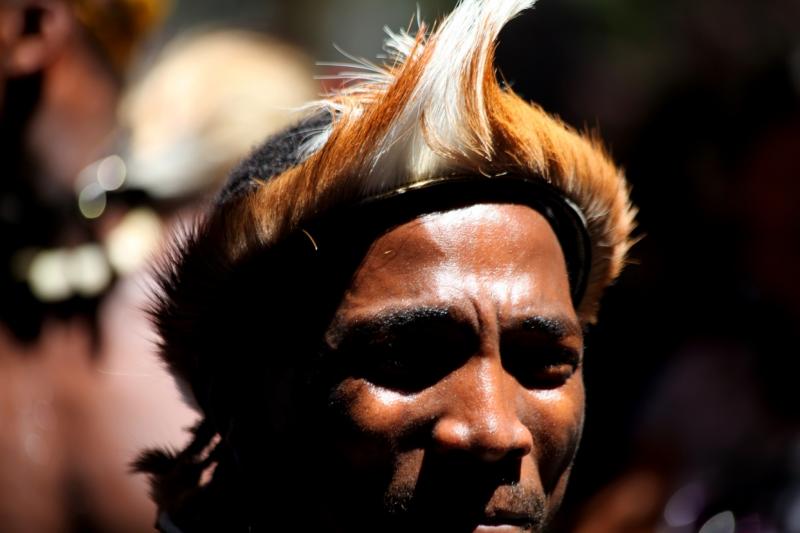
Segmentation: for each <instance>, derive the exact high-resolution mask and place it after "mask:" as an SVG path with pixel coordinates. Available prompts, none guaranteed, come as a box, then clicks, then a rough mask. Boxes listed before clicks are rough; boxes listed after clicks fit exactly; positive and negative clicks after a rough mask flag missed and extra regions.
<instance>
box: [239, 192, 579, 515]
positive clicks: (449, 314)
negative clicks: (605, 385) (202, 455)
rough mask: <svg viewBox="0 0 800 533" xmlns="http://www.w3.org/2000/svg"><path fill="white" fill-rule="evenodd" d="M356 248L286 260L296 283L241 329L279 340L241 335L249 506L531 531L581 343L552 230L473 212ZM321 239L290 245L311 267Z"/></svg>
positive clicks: (544, 507) (569, 436)
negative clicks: (273, 334)
mask: <svg viewBox="0 0 800 533" xmlns="http://www.w3.org/2000/svg"><path fill="white" fill-rule="evenodd" d="M347 237H348V238H347V239H345V240H347V242H348V243H352V242H354V239H353V237H354V235H353V234H349V235H347ZM328 242H330V241H328ZM355 242H362V243H363V247H359V246H355V247H350V248H347V249H345V248H344V247H342V248H339V249H336V248H335V247H334V248H333V250H334V253H332V254H331V255H329V256H328V257H327V258H326V259H325V260H324V261H322V262H320V261H319V259H320V258H319V256H317V259H316V263H314V262H313V261H312V262H310V263H308V264H312V263H314V264H315V266H313V267H309V270H308V271H305V270H303V267H298V262H296V261H293V262H292V266H291V272H289V271H287V272H284V273H283V275H286V276H287V279H289V278H291V279H294V280H298V279H299V280H301V283H300V284H294V285H287V287H291V288H287V289H286V290H287V293H286V294H281V295H275V294H273V296H277V298H275V300H273V301H282V302H287V303H286V305H285V306H282V307H281V308H280V309H278V310H277V311H276V310H274V309H273V310H272V311H270V312H269V313H259V312H257V311H256V312H254V313H253V314H252V315H250V316H249V317H248V319H247V320H246V328H244V329H245V330H246V331H249V332H250V333H251V334H252V333H256V332H259V331H279V332H282V333H284V334H285V335H284V336H285V339H282V340H278V339H276V338H264V339H263V341H262V342H261V343H260V346H259V347H257V348H256V349H255V350H254V349H253V345H252V343H253V342H254V341H253V336H252V335H247V336H246V337H245V338H247V339H248V341H247V343H248V344H251V346H250V347H249V348H246V347H245V349H248V350H249V355H248V358H249V362H248V363H247V364H248V365H251V366H255V367H257V368H258V367H259V366H260V367H261V371H258V370H256V371H253V372H249V378H248V379H249V380H250V385H249V386H248V387H252V388H250V391H251V392H250V393H249V394H246V395H241V396H240V400H239V401H238V402H237V403H236V405H234V406H232V408H233V411H234V412H236V415H235V416H234V417H233V418H234V420H235V422H234V425H233V427H234V428H235V429H234V431H233V433H234V435H233V436H232V439H231V440H232V443H233V448H234V449H235V450H236V455H237V460H238V461H239V464H241V465H246V469H245V470H246V471H247V472H248V474H247V475H246V476H245V477H247V478H248V479H249V480H250V481H249V482H248V486H249V487H250V489H251V490H248V491H247V492H248V494H249V495H250V496H249V497H250V498H252V499H254V500H255V501H253V502H251V505H259V503H258V502H259V501H260V502H261V503H260V504H261V506H262V508H267V507H268V508H272V509H274V510H275V511H276V512H269V513H262V517H264V518H263V519H264V523H263V524H260V525H261V526H262V527H265V528H268V527H270V526H273V527H274V526H275V525H276V524H277V523H279V522H280V523H283V524H289V523H294V524H297V521H298V520H300V521H301V522H302V523H305V524H307V525H308V524H309V521H310V522H312V523H313V522H314V521H316V520H318V521H319V524H320V525H322V524H324V527H325V528H326V530H333V531H359V530H364V531H365V530H372V531H377V530H383V531H391V530H411V529H419V528H422V529H424V530H440V531H475V530H477V531H481V530H484V531H489V530H492V531H501V530H502V531H536V530H540V529H541V528H542V527H543V526H544V524H545V523H546V522H547V520H548V519H549V518H550V516H551V515H552V514H553V512H554V511H555V510H556V508H557V507H558V504H559V502H560V499H561V496H562V493H563V490H564V488H565V485H566V481H567V477H568V472H569V468H570V465H571V463H572V459H573V457H574V454H575V451H576V448H577V445H578V441H579V439H580V433H581V427H582V422H583V401H584V397H583V394H584V391H583V381H582V376H581V358H582V351H583V337H582V332H581V327H580V325H579V323H578V320H577V317H576V314H575V310H574V307H573V304H572V301H571V297H570V290H569V289H570V288H569V282H568V277H567V272H566V267H565V262H564V258H563V254H562V252H561V248H560V246H559V243H558V240H557V239H556V237H555V234H554V233H553V231H552V229H551V228H550V226H549V225H548V223H547V222H546V220H545V219H544V218H543V217H542V216H541V215H540V214H538V213H537V212H536V211H534V210H533V209H531V208H529V207H525V206H520V205H515V204H478V205H472V206H468V207H460V208H456V209H451V210H448V211H444V212H437V213H432V214H425V215H422V216H418V217H416V218H414V219H412V220H410V221H404V222H403V223H401V224H399V225H396V226H394V227H392V229H390V230H389V231H386V232H385V233H382V234H380V235H378V236H375V235H374V234H373V235H367V236H364V238H359V239H355ZM324 243H325V241H324V240H323V241H322V244H321V245H320V248H319V250H318V249H315V248H312V247H311V246H309V243H305V244H297V246H299V247H303V246H304V247H305V248H307V249H308V250H306V251H305V252H301V253H309V254H312V255H313V254H319V253H320V250H322V249H323V246H324ZM316 244H317V243H316V242H315V243H314V245H315V246H316ZM297 251H300V250H297ZM333 256H335V257H333ZM295 257H296V256H295ZM263 260H264V258H261V259H260V260H259V261H256V262H254V263H253V265H254V268H253V270H251V271H250V272H249V273H247V276H243V277H242V279H247V280H248V282H247V283H246V284H245V285H247V286H250V287H253V286H256V285H257V284H253V283H252V281H253V280H254V279H257V277H256V278H254V277H253V276H257V273H258V268H256V267H255V265H259V264H260V265H263V264H265V263H263V262H261V261H263ZM301 263H302V262H301ZM323 265H324V266H323ZM275 266H276V263H275V262H274V261H273V262H272V264H271V267H270V268H271V269H272V270H271V275H273V276H274V275H275ZM287 268H288V267H287ZM302 280H305V281H304V282H303V281H302ZM270 285H271V286H272V285H275V284H274V283H271V284H270ZM298 287H300V288H298ZM249 297H250V298H251V299H252V298H255V297H260V298H263V297H266V295H259V294H258V290H257V289H256V290H255V292H254V291H253V290H251V292H250V295H249ZM253 301H256V300H253ZM259 323H260V326H259ZM240 330H241V325H240ZM320 339H322V342H320ZM231 353H235V352H231ZM308 354H315V355H313V356H311V357H309V356H308ZM259 358H260V359H259ZM254 362H256V363H257V364H255V365H253V363H254ZM252 391H256V397H257V398H259V399H258V400H257V401H254V400H253V394H252ZM262 393H263V394H262ZM267 485H268V486H270V487H271V488H272V491H273V493H276V492H277V494H279V496H277V499H269V500H268V499H266V498H265V496H264V495H265V493H266V491H265V490H264V487H265V486H267ZM276 489H277V490H276ZM273 498H274V497H273ZM309 527H311V526H310V525H309ZM492 527H493V528H505V529H490V528H492ZM487 528H489V529H487Z"/></svg>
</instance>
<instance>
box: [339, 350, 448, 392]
mask: <svg viewBox="0 0 800 533" xmlns="http://www.w3.org/2000/svg"><path fill="white" fill-rule="evenodd" d="M435 361H436V358H435V357H431V356H430V355H429V353H428V352H427V351H422V350H409V349H406V348H399V347H393V346H381V347H373V348H372V349H364V350H360V353H358V354H357V356H356V357H355V360H354V363H355V364H354V367H353V373H354V374H355V375H357V376H360V377H363V378H364V379H366V380H368V381H370V382H371V383H374V384H375V385H378V386H381V387H385V388H389V389H396V390H399V391H405V392H416V391H419V390H422V389H424V388H425V387H428V386H430V385H432V384H434V383H436V382H437V381H438V380H439V379H441V378H442V377H443V375H442V369H440V368H438V365H436V364H435Z"/></svg>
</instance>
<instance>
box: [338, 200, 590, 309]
mask: <svg viewBox="0 0 800 533" xmlns="http://www.w3.org/2000/svg"><path fill="white" fill-rule="evenodd" d="M477 303H480V304H481V306H483V307H492V309H493V310H494V312H495V313H496V314H497V315H499V316H500V317H502V316H506V315H507V316H509V318H511V317H513V315H515V314H517V313H520V314H525V313H536V314H553V315H561V316H569V317H574V316H575V311H574V308H573V306H572V302H571V297H570V291H569V281H568V277H567V270H566V265H565V261H564V256H563V253H562V251H561V247H560V245H559V243H558V240H557V238H556V236H555V233H554V232H553V230H552V228H551V227H550V225H549V223H548V222H547V220H546V219H545V218H544V217H543V216H542V215H540V214H539V213H538V212H537V211H535V210H533V209H531V208H530V207H527V206H523V205H516V204H478V205H472V206H469V207H464V208H459V209H453V210H450V211H446V212H442V213H433V214H427V215H424V216H421V217H419V218H417V219H414V220H412V221H410V222H407V223H405V224H402V225H400V226H397V227H395V228H393V229H391V230H390V231H388V232H386V233H385V234H383V235H382V236H381V237H379V238H378V239H377V240H376V241H375V242H374V243H373V244H372V246H371V247H370V249H369V251H368V252H367V254H366V256H365V258H364V260H363V261H362V263H361V265H360V266H359V268H358V269H357V271H356V273H355V276H354V278H353V282H352V284H351V286H350V288H349V290H348V291H347V293H346V295H345V298H344V301H343V305H342V308H341V310H342V311H346V312H348V313H351V314H362V313H364V314H370V313H376V312H380V311H383V310H387V309H393V308H406V307H410V306H415V305H420V306H436V307H446V308H450V309H453V310H457V308H458V307H465V306H466V307H473V308H474V307H475V306H476V304H477Z"/></svg>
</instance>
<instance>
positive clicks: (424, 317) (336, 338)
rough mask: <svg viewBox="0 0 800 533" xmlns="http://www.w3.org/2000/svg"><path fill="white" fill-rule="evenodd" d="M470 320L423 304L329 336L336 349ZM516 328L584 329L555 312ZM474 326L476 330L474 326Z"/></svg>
mask: <svg viewBox="0 0 800 533" xmlns="http://www.w3.org/2000/svg"><path fill="white" fill-rule="evenodd" d="M467 322H468V321H466V320H463V319H461V318H460V317H458V316H457V315H454V314H453V312H452V310H450V309H448V308H446V307H434V306H421V307H409V308H399V309H389V310H386V311H381V312H379V313H377V314H375V315H368V316H365V317H363V318H357V319H355V320H353V321H349V322H345V323H342V324H340V325H337V326H335V327H334V328H333V331H332V332H331V337H330V338H329V339H327V344H328V346H329V347H330V348H332V349H336V348H338V347H339V346H341V345H342V344H345V343H346V344H353V343H356V344H362V343H367V344H369V343H375V342H381V341H383V340H389V339H391V338H393V337H394V338H396V337H398V336H400V335H402V334H403V332H405V331H410V330H417V329H418V328H434V327H437V326H440V327H442V328H447V329H451V330H452V328H454V327H455V328H459V329H460V328H462V327H464V326H467ZM514 323H515V326H516V328H514V326H512V329H518V330H521V331H527V332H531V333H537V334H541V335H544V336H547V337H549V338H552V339H554V340H562V339H565V338H568V337H577V338H579V339H583V337H584V332H583V329H582V328H581V326H580V325H579V324H578V323H577V322H576V321H575V320H571V319H570V318H569V317H566V316H560V315H553V316H546V315H532V316H526V317H524V318H522V319H520V320H516V321H514ZM470 329H472V328H471V327H470Z"/></svg>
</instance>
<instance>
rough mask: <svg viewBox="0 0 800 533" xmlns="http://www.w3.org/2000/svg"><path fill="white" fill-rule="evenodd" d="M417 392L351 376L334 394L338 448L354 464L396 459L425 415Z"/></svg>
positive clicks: (332, 396) (364, 464) (374, 464)
mask: <svg viewBox="0 0 800 533" xmlns="http://www.w3.org/2000/svg"><path fill="white" fill-rule="evenodd" d="M420 404H421V402H420V400H419V399H418V398H417V395H408V394H402V393H398V392H395V391H391V390H387V389H384V388H381V387H377V386H375V385H373V384H371V383H369V382H367V381H365V380H362V379H354V378H347V379H345V380H344V381H342V382H341V383H340V384H339V385H337V386H336V387H335V388H334V390H333V393H332V395H331V402H330V405H331V406H332V407H333V411H334V427H333V428H332V430H333V431H334V435H336V441H337V443H338V444H339V446H338V451H339V453H340V454H342V455H343V456H345V457H347V458H348V459H349V461H350V463H351V464H354V465H361V466H364V467H371V466H377V464H376V463H383V464H384V465H385V463H386V462H387V461H394V460H396V457H392V455H393V454H395V453H397V452H398V450H399V449H400V448H401V441H402V440H403V439H404V437H405V436H407V435H409V434H410V433H411V432H412V430H413V428H414V427H416V426H418V425H419V422H418V421H419V420H423V419H424V418H425V414H424V412H423V411H424V410H423V409H422V408H421V405H420Z"/></svg>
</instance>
